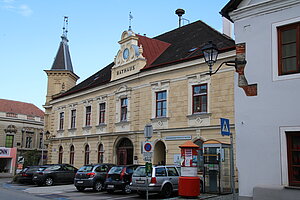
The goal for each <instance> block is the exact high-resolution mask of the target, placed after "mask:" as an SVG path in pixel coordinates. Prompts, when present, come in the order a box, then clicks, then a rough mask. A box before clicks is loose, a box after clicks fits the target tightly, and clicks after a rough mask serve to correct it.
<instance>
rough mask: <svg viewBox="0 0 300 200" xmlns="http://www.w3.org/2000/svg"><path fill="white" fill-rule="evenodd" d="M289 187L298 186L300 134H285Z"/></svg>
mask: <svg viewBox="0 0 300 200" xmlns="http://www.w3.org/2000/svg"><path fill="white" fill-rule="evenodd" d="M286 136H287V154H288V175H289V185H291V186H300V132H287V135H286Z"/></svg>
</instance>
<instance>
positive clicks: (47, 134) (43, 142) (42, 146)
mask: <svg viewBox="0 0 300 200" xmlns="http://www.w3.org/2000/svg"><path fill="white" fill-rule="evenodd" d="M45 134H46V140H47V139H48V136H49V134H50V133H49V131H47V132H46V133H45V132H44V131H42V144H41V149H42V155H41V157H42V158H41V164H42V165H43V164H44V144H45V141H44V140H45V138H44V135H45Z"/></svg>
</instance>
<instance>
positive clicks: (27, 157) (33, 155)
mask: <svg viewBox="0 0 300 200" xmlns="http://www.w3.org/2000/svg"><path fill="white" fill-rule="evenodd" d="M23 156H24V167H26V166H31V165H38V164H39V160H40V157H41V156H40V153H39V152H38V151H37V150H36V149H35V150H31V151H26V152H25V153H24V154H23Z"/></svg>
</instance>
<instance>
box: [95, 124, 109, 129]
mask: <svg viewBox="0 0 300 200" xmlns="http://www.w3.org/2000/svg"><path fill="white" fill-rule="evenodd" d="M106 126H107V124H98V125H97V126H96V128H104V127H106Z"/></svg>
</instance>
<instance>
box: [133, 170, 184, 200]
mask: <svg viewBox="0 0 300 200" xmlns="http://www.w3.org/2000/svg"><path fill="white" fill-rule="evenodd" d="M179 176H180V168H179V167H177V166H171V165H170V166H153V167H152V171H151V173H149V174H148V180H147V179H146V178H147V177H146V168H145V166H140V167H138V168H137V169H136V170H135V171H134V173H133V175H132V182H131V184H130V188H131V190H136V191H137V193H138V194H139V195H140V196H144V195H145V193H146V187H147V184H148V191H149V192H150V193H159V194H160V195H161V196H163V197H164V198H168V197H170V196H171V195H172V193H173V192H174V191H177V190H178V180H179Z"/></svg>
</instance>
